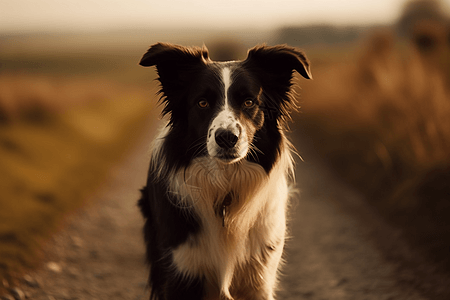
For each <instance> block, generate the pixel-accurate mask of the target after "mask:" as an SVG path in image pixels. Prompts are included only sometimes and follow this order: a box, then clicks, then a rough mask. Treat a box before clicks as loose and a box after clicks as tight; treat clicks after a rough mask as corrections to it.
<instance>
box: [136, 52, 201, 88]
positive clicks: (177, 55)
mask: <svg viewBox="0 0 450 300" xmlns="http://www.w3.org/2000/svg"><path fill="white" fill-rule="evenodd" d="M208 61H210V59H209V54H208V50H207V49H206V48H205V47H203V48H198V47H183V46H178V45H173V44H168V43H158V44H155V45H153V46H151V47H150V49H149V50H148V51H147V53H145V54H144V56H143V57H142V59H141V61H140V62H139V64H140V65H141V66H144V67H150V66H156V69H157V71H158V75H159V81H160V82H161V84H162V91H163V93H165V94H166V96H167V92H168V91H169V90H171V89H172V91H174V90H175V89H180V88H182V87H183V86H185V85H187V84H188V82H189V80H191V79H192V76H191V75H192V74H193V73H195V72H196V71H197V70H198V68H201V67H204V66H205V65H206V63H207V62H208Z"/></svg>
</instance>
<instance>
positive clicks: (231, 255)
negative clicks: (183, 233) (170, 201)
mask: <svg viewBox="0 0 450 300" xmlns="http://www.w3.org/2000/svg"><path fill="white" fill-rule="evenodd" d="M290 167H291V165H290V156H289V155H288V154H287V153H286V156H283V155H282V159H280V160H279V162H278V163H277V164H276V165H275V167H274V168H273V169H272V171H271V173H270V174H269V175H267V174H266V172H265V171H264V169H263V168H262V167H261V166H259V165H257V164H254V163H250V162H247V161H245V160H244V161H241V162H239V163H235V164H231V165H225V164H220V163H219V162H217V161H216V160H212V159H211V158H200V159H197V160H195V161H194V163H193V164H192V165H191V166H190V167H189V168H188V169H187V170H186V171H184V170H183V171H182V172H179V174H176V175H175V176H174V177H173V178H175V179H174V180H173V181H172V182H171V186H170V193H173V194H176V196H177V198H178V199H179V201H180V203H181V204H183V206H186V205H187V206H193V207H194V210H195V211H196V212H197V214H198V215H199V217H200V221H201V231H200V232H199V233H198V234H196V235H193V236H190V237H189V238H188V240H187V241H186V242H185V243H184V244H182V245H180V246H179V247H178V248H177V249H175V250H174V251H173V253H172V254H173V261H174V265H175V266H174V267H176V268H177V269H178V271H180V272H181V273H183V274H185V275H187V276H202V277H204V278H207V279H208V280H209V281H211V282H208V284H209V285H210V286H213V287H214V288H215V289H217V290H219V291H221V293H222V294H223V295H226V296H229V289H230V285H231V283H232V280H233V275H234V273H235V270H236V269H237V268H239V266H242V265H245V264H246V263H247V262H248V261H249V260H258V259H263V257H264V254H263V253H264V251H265V249H266V248H267V247H268V246H271V245H275V244H278V245H279V244H280V243H284V235H285V227H286V220H285V213H286V205H287V200H288V185H287V179H286V176H287V172H288V170H289V168H290ZM227 195H231V204H230V205H229V206H228V207H227V213H226V215H225V217H224V218H225V219H224V220H222V216H221V214H220V213H219V212H220V209H221V205H222V202H223V199H224V198H225V196H227ZM223 222H224V223H225V226H223ZM279 248H282V245H281V246H280V247H279ZM279 251H280V255H281V251H282V249H280V250H279Z"/></svg>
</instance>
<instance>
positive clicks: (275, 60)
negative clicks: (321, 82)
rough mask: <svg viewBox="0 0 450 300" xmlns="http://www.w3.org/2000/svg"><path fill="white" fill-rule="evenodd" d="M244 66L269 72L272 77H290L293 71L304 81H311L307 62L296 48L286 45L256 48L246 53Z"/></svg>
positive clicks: (304, 56)
mask: <svg viewBox="0 0 450 300" xmlns="http://www.w3.org/2000/svg"><path fill="white" fill-rule="evenodd" d="M244 65H245V66H247V67H249V68H252V69H260V70H261V71H266V72H270V73H271V74H272V75H274V76H282V77H286V76H287V77H289V78H291V77H292V72H293V71H294V70H295V71H297V72H298V73H299V74H300V75H302V76H303V77H305V78H306V79H312V75H311V71H310V70H309V60H308V59H307V58H306V55H305V54H304V53H303V52H301V51H300V50H297V49H296V48H293V47H289V46H286V45H279V46H256V47H254V48H252V49H250V50H249V51H248V56H247V59H246V60H245V61H244Z"/></svg>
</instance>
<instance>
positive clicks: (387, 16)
mask: <svg viewBox="0 0 450 300" xmlns="http://www.w3.org/2000/svg"><path fill="white" fill-rule="evenodd" d="M445 1H447V2H449V1H450V0H445ZM405 2H406V0H188V1H182V0H159V1H154V0H0V31H3V32H5V31H9V32H11V31H15V32H26V31H43V30H45V31H61V30H105V29H118V28H133V27H142V28H151V27H154V28H179V27H184V28H187V27H193V28H195V27H197V28H198V27H201V28H211V29H215V28H222V29H224V28H238V27H251V28H260V29H270V28H276V27H279V26H286V25H305V24H318V23H328V24H334V25H372V24H386V23H392V22H394V21H395V20H396V18H397V17H398V16H399V14H400V13H401V9H402V7H403V5H404V3H405Z"/></svg>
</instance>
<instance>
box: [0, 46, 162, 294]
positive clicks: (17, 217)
mask: <svg viewBox="0 0 450 300" xmlns="http://www.w3.org/2000/svg"><path fill="white" fill-rule="evenodd" d="M111 56H112V57H114V56H113V55H111ZM111 56H109V57H106V58H105V56H103V57H102V59H99V55H96V54H95V53H83V54H81V55H80V54H79V53H78V54H77V53H76V52H75V53H74V52H69V51H65V52H62V53H61V52H59V53H52V51H51V50H50V51H49V50H46V52H40V53H39V54H38V55H36V53H32V51H28V52H26V51H24V52H23V53H19V54H14V53H13V52H12V51H11V52H9V53H8V52H7V51H5V52H3V53H1V54H0V62H1V63H2V70H1V71H2V72H0V169H1V172H0V190H1V194H0V207H1V209H0V279H2V280H3V281H1V280H0V282H3V284H0V288H1V286H5V282H6V285H10V284H14V282H15V280H17V278H19V277H20V276H21V275H20V274H23V272H26V271H27V270H29V269H30V268H35V267H38V266H39V265H40V258H41V257H42V255H43V253H42V246H43V245H44V244H45V242H46V241H47V240H48V239H49V238H51V236H52V234H53V233H55V232H57V231H58V230H60V229H61V228H63V226H64V222H65V220H66V219H67V217H68V216H70V214H71V213H73V212H75V211H77V209H79V208H81V207H83V206H84V205H89V203H87V202H86V201H87V200H86V199H88V196H89V195H90V194H91V193H93V192H94V191H95V189H96V188H97V187H98V186H99V185H100V184H101V183H102V182H103V180H104V178H105V176H107V174H108V172H110V171H111V168H112V167H113V166H114V164H116V163H117V160H119V159H120V158H121V157H122V156H123V155H124V154H125V153H126V152H127V150H128V149H129V148H130V147H131V146H132V145H133V144H134V143H135V142H136V140H137V139H138V138H139V137H140V136H141V134H142V128H146V127H148V126H143V125H144V124H149V122H151V120H154V119H156V116H157V113H155V112H156V110H155V109H154V105H153V104H152V103H153V102H151V101H149V98H150V95H151V94H152V93H153V92H154V91H152V88H156V86H155V85H153V84H150V85H148V87H147V88H143V87H141V86H139V85H137V84H135V85H133V84H130V83H129V82H127V80H125V79H124V78H127V77H126V75H127V74H126V71H127V68H128V70H129V69H130V68H132V67H136V69H138V67H137V66H136V63H135V62H134V61H133V63H130V64H129V66H128V65H127V68H125V67H123V68H122V69H120V67H121V66H122V65H121V63H123V61H124V59H123V58H121V57H118V60H119V62H117V61H116V62H114V63H111V64H106V66H105V60H107V59H109V58H111ZM133 58H134V57H132V58H131V59H133ZM123 64H124V65H125V64H127V61H126V59H125V63H123ZM147 78H148V81H150V79H149V78H152V76H149V77H147Z"/></svg>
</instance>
